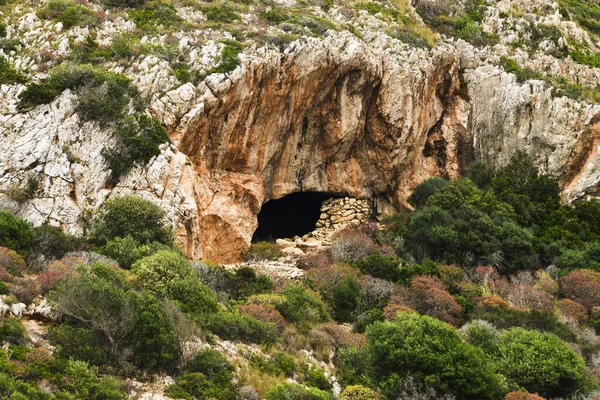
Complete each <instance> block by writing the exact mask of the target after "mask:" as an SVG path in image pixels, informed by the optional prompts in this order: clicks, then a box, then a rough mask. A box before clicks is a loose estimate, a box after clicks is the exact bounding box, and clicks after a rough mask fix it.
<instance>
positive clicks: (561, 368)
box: [496, 328, 586, 398]
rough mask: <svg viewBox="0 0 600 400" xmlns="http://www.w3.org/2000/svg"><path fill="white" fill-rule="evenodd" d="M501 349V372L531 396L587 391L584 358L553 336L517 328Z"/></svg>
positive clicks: (502, 340)
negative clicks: (533, 394)
mask: <svg viewBox="0 0 600 400" xmlns="http://www.w3.org/2000/svg"><path fill="white" fill-rule="evenodd" d="M499 349H500V351H499V356H498V359H497V361H496V364H497V368H498V371H500V372H501V373H502V374H503V375H504V376H506V377H507V378H508V379H509V380H510V381H512V382H514V383H515V384H516V385H519V386H521V387H524V388H526V389H527V390H528V391H529V392H531V393H539V394H540V395H542V396H544V397H552V398H554V397H563V396H570V395H573V394H575V393H577V392H581V391H582V389H584V386H585V379H586V377H585V375H586V370H585V363H584V361H583V359H582V358H581V357H580V356H578V355H577V354H576V353H575V352H574V351H573V350H571V348H570V347H569V346H568V345H567V344H566V343H564V342H563V341H562V340H560V339H559V338H558V337H556V336H554V335H552V334H550V333H541V332H536V331H527V330H525V329H522V328H513V329H510V330H508V331H506V332H504V333H503V334H502V335H501V336H500V342H499ZM583 391H584V392H585V390H583Z"/></svg>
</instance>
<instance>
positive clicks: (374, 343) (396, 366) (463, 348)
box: [366, 313, 503, 399]
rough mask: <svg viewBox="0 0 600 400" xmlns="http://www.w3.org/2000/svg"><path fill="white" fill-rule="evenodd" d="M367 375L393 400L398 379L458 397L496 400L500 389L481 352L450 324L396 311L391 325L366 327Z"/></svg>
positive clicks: (377, 324) (378, 323)
mask: <svg viewBox="0 0 600 400" xmlns="http://www.w3.org/2000/svg"><path fill="white" fill-rule="evenodd" d="M366 335H367V349H366V352H367V357H368V366H369V368H368V371H369V374H370V375H371V378H372V379H373V380H374V381H375V382H378V386H379V387H380V388H381V391H382V393H383V394H385V395H388V396H394V393H396V391H397V390H398V388H399V385H400V384H401V382H402V380H403V379H406V378H407V377H408V376H412V377H414V378H415V379H417V380H418V381H422V382H425V383H431V384H433V386H434V389H435V390H436V391H438V393H440V394H446V393H447V394H453V395H455V396H457V398H461V399H500V398H502V394H503V388H502V386H501V383H500V379H499V377H498V376H497V375H496V374H495V373H494V370H493V368H492V366H491V365H489V363H488V362H487V360H486V357H485V355H484V354H483V352H482V351H481V350H479V349H477V348H475V347H474V346H472V345H470V344H468V343H467V342H465V341H464V340H463V339H461V338H460V336H459V335H458V334H457V333H456V331H454V330H453V329H452V328H451V327H450V326H449V325H446V324H445V323H443V322H441V321H439V320H436V319H434V318H431V317H428V316H420V315H415V314H403V313H399V314H398V317H397V319H396V321H394V322H377V323H375V324H373V325H371V326H370V327H368V328H367V333H366Z"/></svg>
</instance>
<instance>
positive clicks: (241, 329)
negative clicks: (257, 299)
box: [207, 311, 279, 344]
mask: <svg viewBox="0 0 600 400" xmlns="http://www.w3.org/2000/svg"><path fill="white" fill-rule="evenodd" d="M207 325H208V329H209V330H210V331H211V332H212V333H214V334H215V335H218V336H219V337H220V338H222V339H225V340H241V341H243V342H250V343H265V344H272V343H274V342H275V341H277V339H278V338H279V334H278V332H277V328H276V326H275V323H270V322H263V321H260V320H258V319H255V318H253V317H251V316H248V315H244V314H239V313H235V312H229V311H220V312H218V313H215V314H211V315H210V316H209V318H208V322H207Z"/></svg>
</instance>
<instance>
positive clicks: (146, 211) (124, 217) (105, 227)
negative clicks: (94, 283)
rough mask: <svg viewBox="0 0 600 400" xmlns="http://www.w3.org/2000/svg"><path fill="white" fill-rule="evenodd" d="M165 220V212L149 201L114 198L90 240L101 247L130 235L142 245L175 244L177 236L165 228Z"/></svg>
mask: <svg viewBox="0 0 600 400" xmlns="http://www.w3.org/2000/svg"><path fill="white" fill-rule="evenodd" d="M165 217H166V214H165V212H164V211H163V210H162V209H161V208H160V207H158V206H157V205H155V204H154V203H152V202H151V201H149V200H144V199H142V198H139V197H136V196H122V197H112V198H110V199H108V200H107V201H106V203H105V204H104V208H103V210H102V212H101V213H100V215H99V216H98V218H97V219H96V221H95V222H94V224H93V227H92V231H91V233H90V237H91V239H92V241H93V242H94V243H95V244H96V245H98V246H103V245H104V244H105V243H106V242H107V241H109V240H112V239H114V238H117V237H119V238H125V237H126V236H128V235H129V236H131V237H132V238H133V239H135V241H137V242H138V243H140V244H146V243H150V242H159V243H164V244H171V242H172V238H173V232H172V231H171V229H169V228H167V227H166V226H165V225H164V223H165Z"/></svg>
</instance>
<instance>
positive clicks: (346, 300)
mask: <svg viewBox="0 0 600 400" xmlns="http://www.w3.org/2000/svg"><path fill="white" fill-rule="evenodd" d="M359 299H360V285H359V284H358V282H357V281H356V279H355V278H354V277H348V278H347V279H345V280H344V281H342V282H340V283H338V284H336V285H335V286H334V287H333V290H332V311H333V318H334V319H335V320H337V321H340V322H352V321H353V320H354V315H355V312H356V310H357V308H358V306H359Z"/></svg>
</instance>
